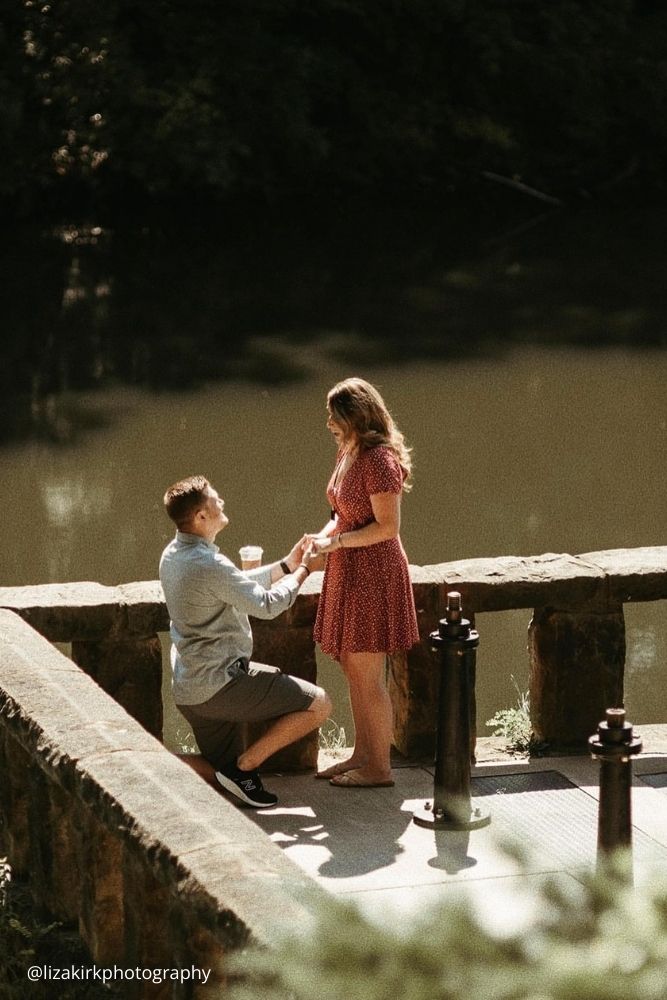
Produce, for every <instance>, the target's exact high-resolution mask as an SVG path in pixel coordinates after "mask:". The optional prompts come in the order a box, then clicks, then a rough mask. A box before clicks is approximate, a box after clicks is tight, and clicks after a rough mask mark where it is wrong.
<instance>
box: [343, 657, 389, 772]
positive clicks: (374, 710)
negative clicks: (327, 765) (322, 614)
mask: <svg viewBox="0 0 667 1000" xmlns="http://www.w3.org/2000/svg"><path fill="white" fill-rule="evenodd" d="M385 664H386V656H385V654H384V653H346V654H345V673H346V676H347V679H348V683H349V685H350V702H351V704H352V710H353V715H354V722H355V731H356V739H355V748H354V753H353V755H352V757H351V758H350V760H349V761H347V762H346V764H347V765H350V766H348V767H347V768H346V772H345V774H344V775H343V774H341V776H340V779H338V778H336V777H334V779H333V780H334V783H337V782H338V781H340V784H341V785H343V784H348V783H349V784H354V785H363V784H375V783H378V782H385V781H390V780H391V763H390V750H391V737H392V729H393V717H392V707H391V700H390V698H389V692H388V691H387V686H386V683H385Z"/></svg>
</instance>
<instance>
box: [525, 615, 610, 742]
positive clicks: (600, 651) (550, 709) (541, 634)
mask: <svg viewBox="0 0 667 1000" xmlns="http://www.w3.org/2000/svg"><path fill="white" fill-rule="evenodd" d="M528 636H529V653H530V681H529V687H530V706H531V719H532V723H533V728H534V732H535V736H536V737H537V739H538V740H540V741H543V742H545V743H548V744H549V745H550V746H552V747H555V748H558V747H570V746H584V745H585V744H586V742H587V740H588V737H589V736H591V735H592V734H593V733H595V731H596V729H597V725H598V723H599V722H600V721H601V720H602V719H604V717H605V711H606V709H607V708H617V707H621V706H622V705H623V671H624V663H625V623H624V620H623V606H622V605H617V606H615V607H612V608H609V609H608V610H607V611H588V612H586V611H560V610H556V609H554V608H538V609H536V611H535V612H534V615H533V619H532V621H531V623H530V626H529V630H528Z"/></svg>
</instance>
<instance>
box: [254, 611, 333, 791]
mask: <svg viewBox="0 0 667 1000" xmlns="http://www.w3.org/2000/svg"><path fill="white" fill-rule="evenodd" d="M283 618H284V616H281V617H280V618H279V619H277V620H274V621H270V622H267V621H262V620H260V619H256V618H253V620H252V631H253V640H254V643H253V660H254V661H255V662H257V663H268V664H271V666H274V667H279V668H280V670H282V671H284V672H285V673H286V674H291V675H292V676H293V677H300V678H302V679H303V680H306V681H310V682H311V683H313V684H316V683H317V662H316V659H315V643H314V641H313V630H312V625H310V624H307V625H291V624H290V623H289V621H283ZM269 725H270V723H268V722H266V723H265V722H254V723H249V724H247V725H246V726H245V727H244V730H245V735H244V741H245V744H246V745H248V744H250V743H252V742H253V741H254V740H256V739H257V738H258V737H259V736H260V735H261V734H262V733H263V732H265V730H266V728H267V726H269ZM317 755H318V734H317V731H314V732H312V733H308V734H307V735H306V736H303V737H302V738H301V739H300V740H297V741H296V742H295V743H292V744H290V745H289V746H287V747H284V748H283V749H282V750H280V751H279V752H278V753H276V754H273V756H271V757H270V758H269V759H268V760H267V761H266V762H265V763H264V765H263V767H262V770H263V771H304V770H309V769H310V768H314V767H316V766H317Z"/></svg>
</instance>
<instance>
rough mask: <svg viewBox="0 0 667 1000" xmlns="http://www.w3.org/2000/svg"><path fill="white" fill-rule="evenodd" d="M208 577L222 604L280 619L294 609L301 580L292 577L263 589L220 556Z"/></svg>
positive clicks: (250, 577)
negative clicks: (279, 616)
mask: <svg viewBox="0 0 667 1000" xmlns="http://www.w3.org/2000/svg"><path fill="white" fill-rule="evenodd" d="M207 578H208V584H209V586H210V588H211V590H212V592H213V595H214V596H215V597H216V598H217V599H218V600H219V601H220V602H222V603H225V604H231V605H232V607H234V608H236V609H237V611H240V612H241V613H242V614H244V615H252V616H253V617H254V618H266V619H270V618H277V617H278V615H279V614H282V612H283V611H286V610H287V608H289V607H291V606H292V604H293V603H294V600H295V598H296V595H297V593H298V591H299V584H298V581H297V580H296V578H295V577H294V576H292V575H291V574H290V575H288V576H284V577H283V578H282V579H281V580H279V581H278V582H277V583H274V584H273V586H271V587H263V586H262V584H261V583H260V582H259V581H258V580H256V579H254V578H253V577H252V576H250V574H249V573H244V572H243V570H240V569H238V567H236V566H235V565H234V563H233V562H231V561H230V560H229V559H227V558H226V557H225V556H223V555H222V554H220V553H218V554H217V555H215V556H214V558H213V559H212V561H211V563H210V566H209V571H208V573H207Z"/></svg>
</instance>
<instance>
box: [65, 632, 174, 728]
mask: <svg viewBox="0 0 667 1000" xmlns="http://www.w3.org/2000/svg"><path fill="white" fill-rule="evenodd" d="M72 660H73V661H74V662H75V663H77V664H78V665H79V666H80V667H81V668H82V669H83V670H85V672H86V673H87V674H88V675H89V676H90V677H92V678H93V680H94V681H96V682H97V683H98V684H99V685H100V687H101V688H102V689H103V690H104V691H106V692H107V694H110V695H111V697H112V698H113V699H114V700H115V701H117V702H118V704H119V705H122V706H123V708H124V709H126V711H128V712H129V713H130V715H131V716H132V717H133V718H134V719H136V720H137V722H139V723H140V724H141V725H142V726H143V727H144V728H145V729H147V730H148V732H149V733H152V734H153V736H156V737H157V738H158V739H162V722H163V712H162V646H161V643H160V640H159V638H158V637H157V635H154V636H151V637H150V638H144V639H126V640H113V639H105V640H102V641H101V642H80V641H77V642H73V643H72Z"/></svg>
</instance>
